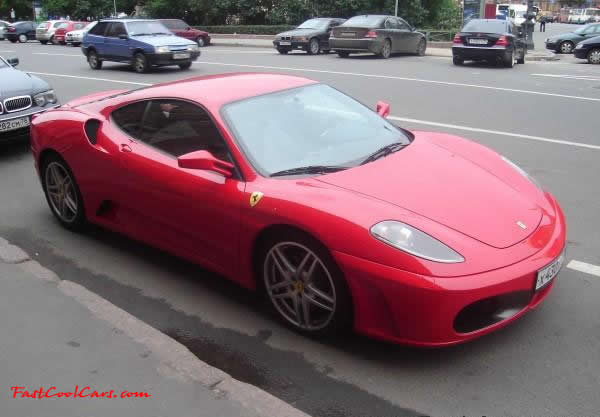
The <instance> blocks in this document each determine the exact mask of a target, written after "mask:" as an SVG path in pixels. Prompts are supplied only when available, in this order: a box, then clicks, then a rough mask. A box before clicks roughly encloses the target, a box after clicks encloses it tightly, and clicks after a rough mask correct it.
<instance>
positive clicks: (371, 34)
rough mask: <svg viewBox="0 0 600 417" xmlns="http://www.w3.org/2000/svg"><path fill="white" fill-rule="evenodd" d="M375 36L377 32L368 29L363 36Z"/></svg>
mask: <svg viewBox="0 0 600 417" xmlns="http://www.w3.org/2000/svg"><path fill="white" fill-rule="evenodd" d="M376 37H377V32H376V31H374V30H370V31H368V32H367V34H366V35H365V38H376Z"/></svg>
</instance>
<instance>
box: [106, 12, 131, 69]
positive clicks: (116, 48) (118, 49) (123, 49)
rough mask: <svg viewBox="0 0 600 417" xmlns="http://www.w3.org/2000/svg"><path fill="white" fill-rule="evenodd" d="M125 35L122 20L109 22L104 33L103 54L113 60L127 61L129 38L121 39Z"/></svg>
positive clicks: (128, 56)
mask: <svg viewBox="0 0 600 417" xmlns="http://www.w3.org/2000/svg"><path fill="white" fill-rule="evenodd" d="M120 36H127V30H126V29H125V24H124V23H123V22H111V23H110V24H109V26H108V29H107V30H106V34H105V35H104V47H105V55H106V56H107V57H108V58H109V59H112V60H114V61H129V60H130V59H131V56H130V54H129V39H126V38H125V39H121V38H120Z"/></svg>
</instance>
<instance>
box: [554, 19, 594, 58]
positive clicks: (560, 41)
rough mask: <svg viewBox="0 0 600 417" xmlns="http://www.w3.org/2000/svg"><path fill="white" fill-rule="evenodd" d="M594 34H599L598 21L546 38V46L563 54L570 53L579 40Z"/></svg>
mask: <svg viewBox="0 0 600 417" xmlns="http://www.w3.org/2000/svg"><path fill="white" fill-rule="evenodd" d="M596 36H600V23H591V24H589V25H585V26H584V27H581V28H578V29H575V30H574V31H573V32H567V33H562V34H560V35H554V36H551V37H549V38H546V48H547V49H551V50H553V51H556V52H560V53H563V54H570V53H571V52H573V50H574V49H575V46H577V44H578V43H579V42H583V41H584V40H586V39H590V38H593V37H596Z"/></svg>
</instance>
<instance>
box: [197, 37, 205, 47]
mask: <svg viewBox="0 0 600 417" xmlns="http://www.w3.org/2000/svg"><path fill="white" fill-rule="evenodd" d="M196 43H197V44H198V46H199V47H200V48H202V47H203V46H204V45H205V42H204V38H203V37H202V36H198V38H196Z"/></svg>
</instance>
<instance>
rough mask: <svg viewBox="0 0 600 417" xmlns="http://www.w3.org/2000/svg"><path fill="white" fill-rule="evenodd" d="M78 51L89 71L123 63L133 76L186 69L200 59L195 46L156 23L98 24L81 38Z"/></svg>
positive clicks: (125, 20) (145, 21) (123, 21)
mask: <svg viewBox="0 0 600 417" xmlns="http://www.w3.org/2000/svg"><path fill="white" fill-rule="evenodd" d="M81 50H82V52H83V54H84V55H85V56H86V57H87V61H88V63H89V65H90V67H91V68H92V69H101V68H102V62H103V61H114V62H126V63H129V64H131V66H132V67H133V69H134V70H135V71H136V72H139V73H142V72H147V71H149V70H150V68H152V67H155V66H166V65H178V66H179V67H180V68H181V69H183V70H185V69H189V68H190V67H191V66H192V62H193V61H195V60H196V59H198V57H199V56H200V49H199V48H198V44H196V43H195V42H192V41H190V40H188V39H184V38H180V37H178V36H175V35H173V34H172V33H171V31H170V30H169V29H167V28H166V27H165V26H164V25H163V24H162V23H161V22H159V21H157V20H140V19H113V20H102V21H100V22H98V24H97V25H96V26H94V27H93V28H92V29H91V30H90V31H89V32H88V33H87V34H86V35H85V37H84V38H83V42H82V44H81Z"/></svg>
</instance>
